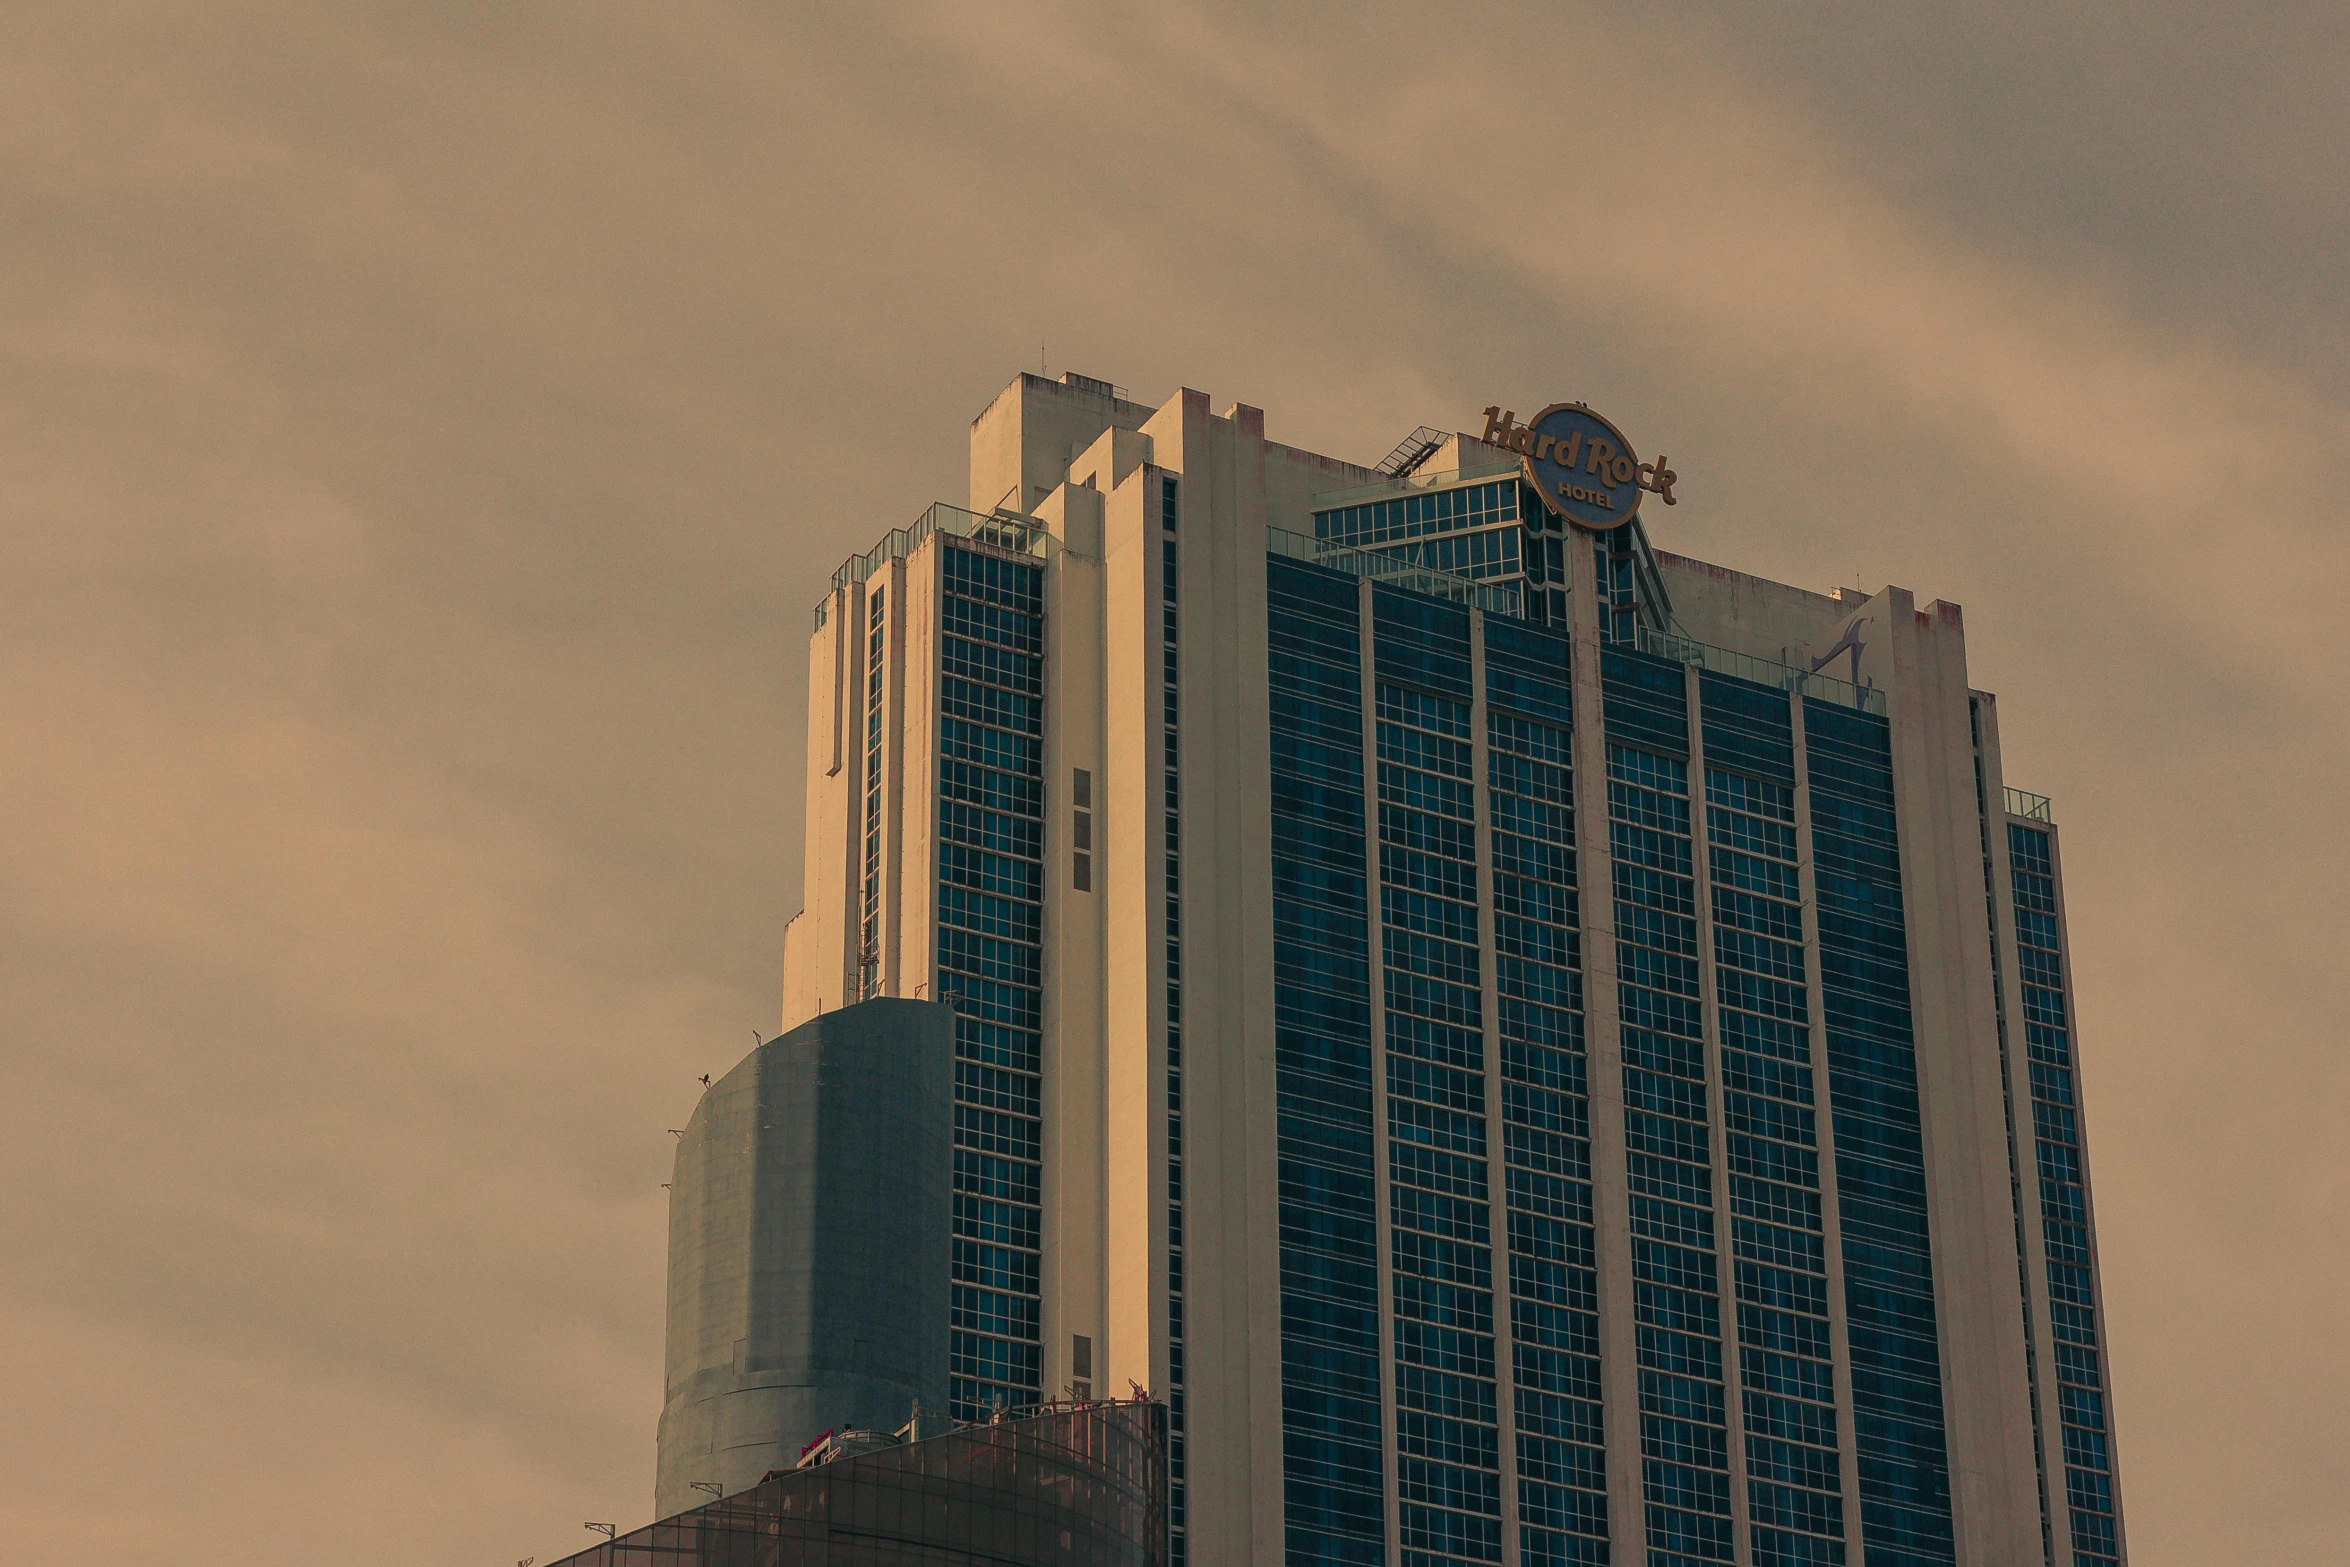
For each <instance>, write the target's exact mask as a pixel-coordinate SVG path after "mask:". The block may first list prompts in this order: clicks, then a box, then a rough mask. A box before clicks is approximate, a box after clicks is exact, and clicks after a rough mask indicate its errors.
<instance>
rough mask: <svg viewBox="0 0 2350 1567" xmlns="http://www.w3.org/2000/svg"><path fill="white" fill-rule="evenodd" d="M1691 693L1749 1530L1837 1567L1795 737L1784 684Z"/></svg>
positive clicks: (1840, 1505)
mask: <svg viewBox="0 0 2350 1567" xmlns="http://www.w3.org/2000/svg"><path fill="white" fill-rule="evenodd" d="M1698 695H1699V704H1698V705H1699V716H1700V725H1701V729H1700V733H1701V736H1702V739H1703V742H1704V747H1705V824H1706V868H1707V872H1708V875H1709V879H1710V882H1711V885H1710V886H1709V887H1708V889H1707V892H1708V901H1709V902H1710V904H1711V912H1712V915H1713V943H1714V963H1715V969H1714V995H1715V1002H1716V1005H1717V1007H1718V1008H1719V1011H1718V1018H1717V1021H1718V1026H1719V1031H1720V1041H1721V1070H1722V1125H1723V1149H1724V1163H1725V1165H1726V1167H1727V1172H1728V1176H1729V1196H1730V1247H1731V1259H1732V1275H1733V1290H1734V1293H1735V1297H1736V1302H1737V1316H1738V1380H1739V1399H1740V1407H1741V1410H1742V1412H1743V1416H1744V1420H1743V1425H1744V1432H1743V1444H1744V1448H1745V1457H1746V1476H1747V1479H1746V1497H1747V1517H1748V1519H1749V1525H1748V1532H1749V1535H1750V1538H1751V1544H1752V1548H1753V1553H1754V1560H1755V1563H1756V1564H1757V1567H1782V1564H1785V1567H1797V1564H1810V1563H1841V1562H1843V1561H1844V1559H1845V1553H1844V1487H1843V1477H1842V1472H1841V1471H1842V1464H1841V1460H1840V1457H1839V1453H1838V1441H1837V1437H1838V1432H1837V1426H1838V1419H1837V1413H1836V1378H1835V1366H1834V1355H1833V1353H1832V1351H1831V1350H1830V1347H1829V1345H1830V1342H1831V1340H1830V1323H1829V1312H1828V1260H1827V1245H1826V1231H1825V1228H1824V1225H1823V1223H1822V1218H1821V1204H1820V1156H1819V1126H1818V1109H1817V1105H1816V1102H1815V1093H1814V1085H1813V1059H1812V1037H1811V1024H1812V998H1811V993H1810V986H1809V978H1808V976H1807V974H1806V972H1805V963H1804V949H1803V938H1804V931H1803V900H1802V899H1801V897H1800V895H1799V894H1800V889H1801V882H1800V879H1799V877H1800V869H1799V866H1800V856H1799V855H1798V853H1797V822H1796V811H1795V780H1796V770H1795V740H1794V726H1793V720H1792V714H1791V712H1790V709H1789V706H1788V702H1787V695H1786V693H1785V692H1783V691H1779V690H1776V689H1773V688H1769V687H1763V686H1758V685H1754V684H1752V683H1750V682H1748V681H1744V680H1738V679H1733V678H1730V677H1727V676H1723V675H1718V674H1714V673H1711V672H1710V671H1709V672H1707V673H1705V674H1702V675H1700V676H1699V677H1698Z"/></svg>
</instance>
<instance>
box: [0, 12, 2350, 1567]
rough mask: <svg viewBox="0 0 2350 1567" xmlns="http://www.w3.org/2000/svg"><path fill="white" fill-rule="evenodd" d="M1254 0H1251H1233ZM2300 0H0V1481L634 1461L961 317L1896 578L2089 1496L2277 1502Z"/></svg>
mask: <svg viewBox="0 0 2350 1567" xmlns="http://www.w3.org/2000/svg"><path fill="white" fill-rule="evenodd" d="M1268 13H1272V14H1268ZM2346 80H2350V19H2346V13H2345V12H2344V10H2343V8H2342V7H2340V6H2338V5H2320V4H2302V5H2291V4H2288V5H2278V6H2266V7H2257V8H2252V7H2234V8H2229V7H2220V6H2210V5H2207V6H2201V7H2194V6H2181V5H2164V4H2159V3H2155V4H2138V5H2127V6H2125V5H2116V4H2084V5H2078V6H2072V7H2058V8H2051V7H2048V6H2045V5H2039V4H2023V3H2013V4H2009V3H1978V4H1973V5H1967V6H1963V7H1930V6H1909V7H1893V8H1887V7H1883V6H1880V5H1866V4H1860V3H1856V0H1828V3H1825V4H1822V5H1818V6H1813V7H1807V8H1802V10H1801V12H1800V14H1799V13H1798V12H1796V11H1794V10H1791V9H1790V8H1788V7H1785V6H1782V5H1773V4H1763V3H1759V0H1749V3H1739V0H1732V3H1728V4H1713V5H1703V6H1701V5H1695V4H1680V3H1674V0H1657V3H1652V4H1649V5H1645V6H1634V5H1628V4H1626V5H1611V4H1605V3H1582V0H1569V3H1551V4H1525V5H1519V6H1501V5H1491V6H1487V5H1479V6H1462V7H1450V8H1435V7H1403V6H1377V5H1346V6H1340V5H1330V4H1291V5H1287V6H1282V7H1265V6H1260V5H1244V4H1237V3H1235V4H1177V3H1161V4H1155V5H1152V6H1149V7H1125V6H1114V5H1113V6H1104V5H1099V4H1077V3H1070V4H1051V3H1012V0H997V3H994V4H989V5H984V6H977V5H969V4H949V3H943V0H942V3H934V4H907V5H885V6H875V7H864V6H856V7H851V6H840V7H831V8H818V7H812V6H763V5H749V4H722V3H716V0H712V3H707V4H700V5H695V6H690V7H689V6H652V5H642V4H637V5H622V4H610V3H566V4H554V3H536V4H502V5H490V6H485V5H476V4H463V5H459V4H437V5H434V4H419V3H401V4H385V5H380V6H360V5H317V4H294V3H285V4H267V3H243V4H208V5H194V4H167V3H161V0H156V3H150V4H144V5H139V6H131V7H112V6H105V5H74V4H62V3H34V4H25V5H19V6H16V7H13V8H10V9H9V10H8V12H7V14H6V15H5V16H4V17H0V239H4V243H0V1192H4V1193H5V1195H4V1197H0V1539H4V1540H5V1541H6V1542H7V1544H6V1545H5V1546H0V1556H5V1557H6V1558H7V1559H9V1560H12V1561H24V1562H39V1563H42V1564H44V1567H132V1564H147V1563H153V1562H158V1561H165V1560H169V1561H172V1562H175V1563H183V1564H188V1567H214V1564H218V1567H230V1564H236V1567H251V1564H257V1563H258V1564H274V1563H280V1562H285V1563H291V1562H297V1561H299V1562H305V1563H308V1562H321V1561H325V1562H335V1563H339V1564H347V1567H374V1564H386V1567H388V1564H392V1563H402V1564H406V1563H412V1562H449V1563H471V1562H478V1563H483V1564H494V1567H503V1564H504V1563H507V1562H512V1561H515V1560H517V1559H519V1558H521V1557H524V1556H531V1555H535V1556H536V1557H537V1558H538V1559H539V1560H540V1561H542V1562H544V1561H547V1560H550V1559H552V1558H555V1557H559V1556H562V1555H564V1554H567V1553H568V1552H570V1551H573V1550H576V1549H579V1548H581V1547H583V1546H585V1545H586V1544H588V1543H589V1541H590V1539H591V1538H592V1537H591V1536H589V1535H587V1534H586V1533H585V1532H584V1531H583V1530H582V1529H581V1528H580V1523H581V1521H582V1520H586V1519H597V1520H610V1521H613V1522H616V1523H618V1524H620V1525H621V1526H622V1527H624V1528H625V1527H630V1526H633V1525H636V1524H639V1523H642V1522H644V1521H646V1520H647V1518H648V1517H649V1514H650V1510H651V1504H652V1495H651V1492H652V1467H653V1433H654V1420H655V1417H656V1415H657V1413H658V1410H659V1405H660V1398H661V1331H662V1320H661V1319H662V1310H663V1301H662V1279H661V1270H662V1260H663V1248H664V1224H665V1206H664V1198H665V1194H664V1193H663V1192H662V1191H661V1189H660V1183H661V1182H662V1181H664V1180H666V1179H667V1178H668V1166H669V1159H670V1153H671V1148H672V1139H671V1138H670V1137H668V1136H667V1135H665V1130H664V1129H665V1128H667V1127H671V1126H680V1125H683V1124H684V1118H685V1117H686V1115H687V1114H688V1113H689V1111H690V1109H691V1106H692V1104H693V1102H694V1098H695V1096H696V1094H697V1093H698V1092H699V1085H698V1084H697V1083H696V1081H695V1077H696V1075H697V1074H700V1073H703V1072H710V1073H718V1072H723V1071H724V1070H726V1069H727V1068H728V1067H730V1066H732V1065H733V1064H734V1062H735V1061H736V1060H737V1059H738V1058H739V1057H740V1056H741V1055H742V1054H743V1052H744V1051H746V1050H747V1049H748V1048H749V1047H750V1045H751V1044H752V1042H753V1036H754V1034H755V1032H756V1031H758V1030H760V1029H762V1028H771V1027H772V1025H773V1023H774V1020H775V1017H776V1012H777V992H778V988H779V964H778V949H779V942H780V933H781V930H782V927H783V923H784V921H785V919H786V918H787V917H788V916H789V915H790V913H791V912H792V911H793V910H794V909H795V908H796V907H797V906H798V886H799V850H798V836H799V828H798V811H799V808H800V801H799V797H798V780H799V777H800V766H801V762H800V747H801V736H800V725H801V723H802V714H803V706H804V704H803V699H802V693H801V681H802V676H803V668H804V659H805V645H806V644H805V637H806V633H807V627H808V615H809V610H810V608H811V606H812V605H813V603H814V601H815V600H816V598H817V597H818V595H819V593H820V592H821V591H822V589H823V587H824V584H825V580H826V578H827V577H828V575H829V573H830V571H831V570H832V568H833V566H834V565H835V564H837V563H838V561H839V560H840V559H841V558H842V557H844V556H846V555H848V554H850V553H852V552H856V551H861V550H863V549H865V548H867V547H868V546H869V545H870V544H871V543H872V542H873V541H874V540H875V539H876V538H877V537H878V536H879V535H880V534H881V533H883V532H884V531H886V530H887V529H888V528H890V527H892V526H896V525H898V524H901V523H903V522H906V521H908V520H909V519H911V518H912V517H913V516H915V515H916V514H917V513H918V512H919V511H920V510H921V509H922V508H923V507H924V506H926V505H927V504H928V503H930V502H931V501H933V500H937V499H948V500H956V501H960V500H961V499H962V498H963V497H964V461H965V448H964V432H965V427H966V424H967V422H968V420H969V419H970V418H971V417H972V416H973V415H975V414H976V413H977V412H978V411H979V410H980V409H981V408H982V407H984V406H985V405H986V403H987V401H988V400H989V399H990V398H991V397H992V396H993V394H994V393H995V392H996V390H997V389H998V388H999V387H1001V386H1002V385H1003V384H1004V382H1005V381H1006V380H1008V379H1009V378H1010V377H1011V376H1012V375H1013V374H1014V373H1015V372H1017V371H1018V370H1020V369H1022V368H1031V369H1032V368H1035V367H1036V366H1037V364H1038V363H1039V355H1040V349H1041V353H1042V356H1043V362H1044V363H1045V364H1047V365H1048V366H1049V367H1050V369H1051V370H1052V371H1053V372H1054V373H1056V374H1057V373H1058V372H1059V371H1061V370H1063V369H1071V368H1073V369H1077V370H1080V371H1083V372H1086V373H1089V374H1093V375H1098V376H1102V377H1105V378H1108V379H1111V380H1114V381H1116V382H1119V383H1120V384H1123V385H1125V386H1128V387H1131V388H1132V389H1133V391H1134V394H1135V395H1136V396H1137V397H1138V398H1141V399H1143V400H1146V401H1151V402H1157V401H1159V400H1161V399H1163V398H1165V397H1166V396H1168V395H1170V394H1171V393H1173V392H1174V391H1175V390H1176V389H1177V388H1178V387H1179V386H1184V385H1189V386H1193V387H1197V388H1200V389H1203V390H1205V391H1207V392H1208V393H1209V394H1210V395H1211V397H1213V398H1214V399H1215V406H1217V407H1219V408H1220V407H1223V406H1225V405H1226V404H1228V403H1229V402H1231V401H1233V400H1235V399H1238V400H1241V401H1246V402H1249V403H1252V404H1256V405H1259V406H1261V407H1263V408H1264V409H1265V410H1266V426H1267V430H1268V432H1269V433H1270V434H1271V436H1272V437H1273V438H1274V439H1277V440H1281V441H1285V442H1288V443H1291V444H1295V445H1300V446H1305V447H1308V448H1311V449H1314V450H1319V451H1325V452H1329V453H1332V454H1334V455H1339V456H1345V457H1351V458H1353V459H1355V460H1358V461H1363V462H1371V461H1375V460H1377V459H1378V458H1379V457H1380V456H1382V455H1383V454H1385V452H1386V451H1387V450H1388V448H1389V447H1390V446H1392V445H1393V444H1394V443H1395V442H1396V441H1397V440H1398V439H1399V438H1400V437H1402V436H1403V435H1404V434H1405V433H1407V432H1408V431H1410V430H1411V429H1412V428H1413V427H1414V426H1415V425H1419V424H1422V423H1429V424H1439V425H1446V426H1454V425H1458V424H1460V423H1462V422H1465V421H1467V420H1470V419H1471V418H1473V417H1475V412H1476V410H1478V409H1481V408H1482V407H1483V406H1484V405H1485V404H1487V403H1488V402H1492V401H1497V400H1498V401H1502V402H1508V403H1512V404H1513V405H1514V406H1516V407H1519V408H1526V407H1532V406H1539V405H1541V404H1542V403H1544V402H1547V401H1550V400H1553V399H1555V398H1562V397H1574V398H1584V399H1588V400H1589V401H1591V402H1593V403H1595V404H1597V405H1598V406H1600V407H1602V408H1603V409H1605V410H1606V411H1607V412H1608V413H1609V415H1610V416H1611V417H1612V418H1613V419H1614V420H1615V421H1616V422H1617V423H1618V424H1620V425H1622V426H1623V427H1624V428H1625V429H1627V430H1628V431H1631V432H1633V435H1634V438H1635V439H1636V440H1638V441H1639V442H1640V443H1641V445H1642V447H1643V448H1644V449H1650V450H1656V449H1661V450H1663V451H1664V452H1667V453H1669V454H1670V456H1671V458H1672V460H1673V465H1674V466H1675V467H1676V468H1677V469H1678V470H1679V471H1680V472H1681V474H1682V475H1683V476H1684V477H1683V481H1682V484H1681V487H1680V488H1681V494H1682V498H1683V504H1681V505H1680V506H1679V507H1678V508H1676V509H1674V510H1673V511H1671V512H1669V513H1664V514H1662V515H1661V516H1658V517H1656V518H1654V519H1653V520H1652V531H1653V535H1654V537H1655V539H1656V541H1657V543H1658V544H1659V546H1660V547H1662V548H1666V549H1670V550H1674V551H1678V552H1682V553H1687V554H1693V555H1697V556H1700V557H1703V558H1706V559H1711V560H1716V561H1721V562H1724V563H1726V564H1730V565H1734V566H1736V567H1739V568H1741V569H1744V570H1749V571H1754V572H1757V573H1760V574H1763V575H1766V576H1772V577H1776V578H1780V579H1782V580H1786V581H1791V582H1797V583H1802V584H1806V585H1809V586H1813V587H1817V588H1823V589H1824V588H1827V587H1830V586H1834V585H1838V584H1852V585H1859V586H1865V587H1868V588H1872V589H1873V588H1875V587H1878V586H1880V585H1882V584H1884V583H1887V582H1892V583H1897V584H1900V585H1902V586H1905V587H1908V588H1911V589H1913V590H1914V591H1916V593H1917V594H1918V596H1919V600H1920V602H1921V603H1923V602H1925V601H1926V600H1929V599H1933V598H1943V599H1948V600H1952V601H1955V602H1958V603H1960V604H1962V605H1964V606H1965V608H1966V611H1967V623H1968V630H1969V635H1970V652H1971V656H1972V659H1973V679H1974V682H1975V684H1977V685H1978V686H1982V687H1984V688H1987V689H1990V690H1993V691H1996V692H1999V693H2000V694H2001V699H2002V700H2001V713H2002V724H2003V730H2004V737H2005V745H2006V756H2007V766H2008V772H2009V780H2010V782H2012V783H2015V784H2017V785H2019V786H2022V787H2026V788H2030V789H2034V790H2037V791H2040V792H2044V793H2047V794H2050V795H2052V796H2054V797H2055V802H2056V806H2055V809H2056V817H2057V820H2058V821H2059V823H2060V824H2061V825H2062V829H2063V843H2064V850H2065V854H2066V858H2067V872H2068V882H2069V892H2070V899H2071V931H2072V936H2073V941H2074V946H2075V963H2076V969H2077V979H2078V986H2079V1000H2080V1009H2081V1013H2082V1027H2081V1038H2082V1047H2081V1048H2082V1056H2083V1060H2084V1063H2085V1077H2086V1084H2085V1092H2086V1097H2087V1099H2088V1101H2089V1115H2090V1128H2091V1157H2092V1161H2093V1164H2094V1168H2095V1172H2096V1180H2097V1197H2098V1203H2099V1218H2100V1224H2101V1234H2102V1247H2103V1265H2104V1275H2105V1281H2106V1288H2107V1291H2108V1311H2109V1316H2110V1320H2111V1331H2112V1338H2113V1343H2112V1348H2111V1362H2112V1365H2113V1369H2114V1377H2115V1383H2116V1388H2115V1403H2116V1405H2117V1406H2118V1416H2119V1445H2120V1452H2121V1462H2122V1479H2123V1488H2124V1497H2125V1504H2126V1507H2127V1509H2128V1514H2129V1526H2130V1541H2131V1544H2132V1546H2133V1547H2134V1559H2135V1561H2136V1562H2137V1563H2138V1564H2139V1567H2192V1564H2202V1563H2234V1562H2254V1561H2257V1562H2261V1563H2264V1564H2271V1567H2297V1564H2317V1563H2333V1562H2338V1561H2340V1560H2341V1559H2342V1554H2343V1547H2342V1543H2341V1542H2342V1540H2343V1539H2344V1538H2345V1537H2346V1536H2350V1484H2345V1481H2346V1479H2350V1476H2346V1473H2345V1469H2346V1463H2345V1459H2346V1455H2350V1332H2346V1331H2345V1330H2346V1328H2350V1311H2346V1308H2345V1304H2344V1302H2345V1296H2346V1292H2350V1241H2346V1240H2345V1234H2346V1233H2350V1198H2346V1193H2350V1179H2346V1175H2350V1171H2346V1168H2345V1166H2346V1155H2345V1140H2344V1137H2343V1134H2342V1127H2343V1123H2344V1120H2345V1111H2346V1109H2350V1052H2346V1050H2345V1021H2344V1020H2345V1018H2346V1017H2350V977H2346V972H2350V963H2346V962H2345V956H2344V945H2345V937H2346V935H2350V895H2346V893H2345V890H2344V886H2345V859H2346V851H2350V787H2346V785H2345V781H2344V769H2345V764H2346V763H2350V674H2346V672H2350V618H2346V616H2345V602H2346V599H2350V564H2346V563H2350V537H2346V532H2350V530H2346V528H2345V517H2346V516H2350V504H2346V503H2345V499H2344V497H2345V494H2346V493H2350V315H2346V314H2345V307H2344V272H2345V266H2344V258H2345V255H2346V252H2350V158H2345V157H2344V155H2343V154H2344V149H2345V147H2346V146H2350V93H2345V92H2344V91H2343V90H2342V84H2343V83H2344V82H2345V81H2346Z"/></svg>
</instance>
